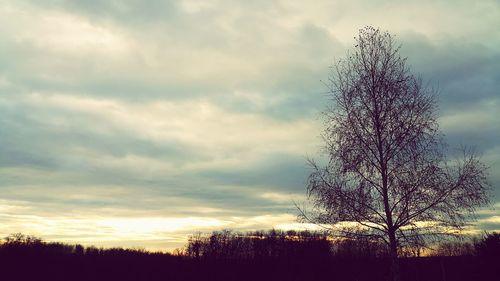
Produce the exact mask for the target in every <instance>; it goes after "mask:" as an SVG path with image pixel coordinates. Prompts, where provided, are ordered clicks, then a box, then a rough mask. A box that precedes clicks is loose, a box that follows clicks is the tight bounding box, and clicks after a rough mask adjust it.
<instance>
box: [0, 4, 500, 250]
mask: <svg viewBox="0 0 500 281" xmlns="http://www.w3.org/2000/svg"><path fill="white" fill-rule="evenodd" d="M0 18H1V19H2V24H1V25H0V236H5V235H7V234H9V233H13V232H24V233H27V234H34V235H37V236H41V237H42V238H44V239H46V240H57V241H64V242H79V243H84V244H95V245H103V246H125V247H142V248H147V249H162V250H165V249H172V248H176V247H180V246H182V245H183V244H184V242H185V241H186V237H187V235H188V234H191V233H193V232H195V231H202V232H208V231H211V230H215V229H223V228H232V229H266V228H271V227H277V228H287V227H292V226H293V224H294V223H295V217H296V211H295V208H294V206H293V201H299V202H300V201H301V200H304V194H305V181H306V178H307V176H308V173H309V172H310V171H309V169H308V167H307V165H306V161H305V158H306V157H308V156H312V157H318V155H319V153H318V152H319V150H320V148H321V145H322V141H321V139H320V137H319V135H320V133H321V130H322V127H321V120H320V118H319V117H320V114H319V112H320V111H321V110H323V109H324V107H325V105H326V103H327V98H326V95H325V93H326V91H327V89H326V87H325V85H324V84H323V83H322V82H321V81H322V80H323V81H324V80H326V79H327V78H328V75H329V66H330V65H331V64H332V63H333V61H334V59H338V58H342V57H343V56H344V55H345V53H346V51H347V50H348V49H349V48H351V47H352V46H353V43H354V40H353V37H354V36H355V35H356V34H357V32H358V30H359V29H360V28H362V27H364V26H366V25H373V26H375V27H380V28H381V29H383V30H388V31H390V32H391V33H392V34H394V35H396V39H397V40H398V41H399V42H400V43H401V44H402V45H403V47H402V50H401V52H402V53H403V54H404V55H405V56H408V62H409V64H410V65H411V66H412V69H413V71H414V72H415V73H416V74H419V75H421V76H422V78H423V79H424V80H425V81H426V82H428V83H430V84H431V85H433V86H437V87H438V88H439V90H440V94H439V108H440V111H439V115H440V124H441V129H442V131H443V132H444V133H445V134H446V136H447V141H448V143H449V144H450V150H451V151H453V148H456V147H459V146H460V145H463V144H469V145H473V146H475V147H476V149H477V150H478V151H479V152H480V153H481V154H482V155H483V161H484V162H485V163H486V164H487V165H489V166H490V181H491V182H492V184H493V185H494V186H496V191H494V193H496V197H494V199H493V204H492V207H491V208H487V209H484V210H481V212H480V214H481V217H480V220H479V221H478V223H477V228H478V229H489V230H494V229H496V230H500V210H499V209H500V191H499V189H500V188H499V186H500V113H499V112H500V29H499V28H498V27H499V26H500V2H499V1H498V0H483V1H451V0H449V1H423V0H419V1H381V0H379V1H368V0H365V1H353V0H349V1H348V0H345V1H344V0H339V1H332V0H329V1H291V0H286V1H285V0H283V1H264V0H262V1H261V0H258V1H229V0H218V1H195V0H184V1H180V0H179V1H173V0H172V1H160V0H151V1H139V0H124V1H111V0H110V1H97V0H92V1H69V0H68V1H64V0H47V1H35V0H33V1H29V0H16V1H8V0H0ZM495 205H496V209H495V208H494V206H495Z"/></svg>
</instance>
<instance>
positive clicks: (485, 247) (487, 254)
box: [475, 232, 500, 262]
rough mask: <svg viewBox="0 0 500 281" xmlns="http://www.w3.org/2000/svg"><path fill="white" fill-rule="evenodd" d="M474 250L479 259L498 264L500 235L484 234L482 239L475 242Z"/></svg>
mask: <svg viewBox="0 0 500 281" xmlns="http://www.w3.org/2000/svg"><path fill="white" fill-rule="evenodd" d="M475 248H476V253H477V254H478V255H479V256H480V257H484V258H489V259H491V260H493V261H497V262H498V260H500V233H497V232H493V233H488V234H486V235H485V236H484V237H483V239H481V240H479V241H477V242H476V244H475Z"/></svg>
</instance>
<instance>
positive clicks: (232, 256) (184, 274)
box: [0, 235, 500, 281]
mask: <svg viewBox="0 0 500 281" xmlns="http://www.w3.org/2000/svg"><path fill="white" fill-rule="evenodd" d="M211 237H212V238H213V237H214V235H212V236H207V237H206V238H207V239H208V240H206V241H207V242H209V243H208V244H207V246H210V245H211V246H212V250H213V251H211V252H210V251H209V250H207V249H205V251H204V252H200V251H198V252H197V253H196V254H195V255H193V252H192V251H189V247H190V245H191V246H192V245H193V240H192V239H191V240H190V244H188V245H187V247H186V250H185V251H184V252H183V253H182V254H179V255H171V254H166V253H151V252H147V251H140V250H126V249H98V248H94V247H88V248H85V247H82V246H79V245H66V244H60V243H44V242H41V241H39V240H20V241H10V242H7V243H4V244H2V245H1V246H0V264H1V275H0V280H75V281H78V280H89V281H90V280H213V281H224V280H228V281H229V280H252V281H254V280H353V281H354V280H387V279H388V278H389V273H390V260H389V259H388V258H387V257H384V255H383V253H381V252H378V254H377V255H371V256H370V253H374V252H373V248H372V249H371V250H370V252H363V251H364V250H366V247H365V248H364V249H361V248H362V247H359V246H356V245H353V244H352V243H349V244H346V245H347V246H346V245H341V246H339V245H333V247H332V243H331V242H328V243H325V241H326V240H321V239H319V238H318V239H312V240H308V241H306V240H300V239H299V240H297V239H295V240H293V241H291V240H290V239H288V240H286V239H284V238H283V237H284V236H283V237H280V236H278V237H271V238H270V237H268V236H266V237H264V238H262V237H259V238H255V236H251V237H248V236H245V237H239V236H232V239H229V240H227V239H226V240H217V239H211V240H210V238H211ZM235 237H239V238H235ZM496 237H497V238H498V235H497V236H496ZM218 238H220V236H219V237H218ZM225 238H227V236H226V237H225ZM230 238H231V237H230ZM245 239H246V240H245ZM198 240H199V238H198V239H197V240H196V241H198ZM238 240H240V241H238ZM210 241H211V242H212V243H210ZM242 241H247V242H248V243H247V244H246V245H247V246H248V245H251V246H252V247H253V248H248V247H247V248H246V252H245V253H243V252H244V251H243V250H242V248H241V246H244V245H245V243H242ZM321 241H323V242H321ZM222 242H223V243H222ZM235 243H236V244H238V245H240V248H237V247H234V245H236V244H235ZM495 243H496V246H494V245H495V244H493V246H491V245H490V248H489V249H488V250H485V249H482V250H481V251H482V252H476V253H475V254H467V255H463V256H432V257H405V258H401V259H400V266H401V275H402V276H401V277H402V280H415V281H416V280H420V281H427V280H497V279H495V277H493V276H498V272H499V270H500V268H499V262H498V261H499V259H498V257H499V256H498V239H497V241H496V242H495ZM483 244H484V243H483ZM321 245H323V246H328V248H324V247H323V246H321ZM492 247H497V248H496V250H495V251H496V252H494V251H491V249H492ZM321 249H323V250H321ZM325 249H327V251H324V250H325ZM367 256H369V257H367Z"/></svg>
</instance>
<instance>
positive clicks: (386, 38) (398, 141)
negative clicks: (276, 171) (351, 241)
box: [301, 27, 490, 280]
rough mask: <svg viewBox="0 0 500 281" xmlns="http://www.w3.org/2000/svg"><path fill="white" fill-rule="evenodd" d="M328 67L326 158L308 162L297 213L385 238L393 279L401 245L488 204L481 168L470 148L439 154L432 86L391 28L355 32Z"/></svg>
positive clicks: (460, 222)
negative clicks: (452, 157)
mask: <svg viewBox="0 0 500 281" xmlns="http://www.w3.org/2000/svg"><path fill="white" fill-rule="evenodd" d="M355 39H356V45H355V46H354V50H353V51H351V52H349V53H348V56H347V58H346V59H343V60H340V61H338V62H337V63H336V64H335V65H334V66H333V67H332V74H331V76H330V78H329V80H328V86H329V87H330V88H329V89H330V97H331V100H332V102H333V104H332V105H331V106H330V107H328V108H327V110H326V111H325V112H324V118H325V131H324V134H323V138H324V140H325V142H326V147H325V152H326V154H327V156H328V162H327V164H326V165H320V164H317V163H316V162H315V161H314V160H310V164H311V166H312V168H313V172H312V173H311V175H310V177H309V179H308V185H307V191H308V195H309V198H310V199H311V200H312V202H313V206H314V207H313V210H311V211H310V212H305V211H304V210H302V214H301V217H302V218H304V219H306V220H309V221H312V222H315V223H318V224H321V225H332V227H331V231H332V232H333V233H334V234H335V235H339V236H344V237H350V238H360V237H363V238H367V237H369V238H371V239H379V240H380V241H384V242H385V243H386V245H387V246H388V247H389V250H390V254H391V257H392V259H393V278H394V279H395V280H397V279H398V278H399V274H398V262H397V257H398V250H401V247H403V246H415V245H417V246H418V245H423V244H424V243H425V242H426V241H427V238H429V237H438V236H439V235H442V234H449V233H451V232H452V231H459V230H461V229H462V228H463V227H464V226H465V224H466V221H467V219H468V218H473V217H474V212H475V210H476V208H477V207H478V206H482V205H485V204H487V203H488V196H487V195H488V190H489V187H490V186H489V184H488V182H487V175H486V167H485V166H484V165H483V164H482V163H481V162H480V160H479V159H478V157H477V155H476V154H475V153H473V151H472V150H470V149H464V151H463V155H462V156H461V157H458V158H457V160H456V161H455V162H453V163H452V162H450V161H449V160H448V159H446V157H445V154H446V153H445V144H444V141H443V137H442V135H441V133H440V132H439V128H438V123H437V118H436V100H435V95H434V91H432V90H428V89H426V88H424V87H423V86H422V82H421V80H420V79H419V78H416V77H415V76H414V75H413V74H412V72H411V71H410V69H409V67H408V65H407V63H406V58H404V57H401V55H400V54H399V49H400V47H399V46H398V45H396V44H395V42H394V39H393V37H392V36H391V35H390V34H389V33H387V32H380V31H379V30H378V29H374V28H372V27H366V28H364V29H361V30H360V33H359V36H357V37H356V38H355Z"/></svg>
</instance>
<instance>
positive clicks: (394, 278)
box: [389, 231, 401, 281]
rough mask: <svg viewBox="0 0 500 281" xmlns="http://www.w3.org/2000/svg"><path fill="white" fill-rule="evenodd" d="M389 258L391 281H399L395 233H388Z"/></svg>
mask: <svg viewBox="0 0 500 281" xmlns="http://www.w3.org/2000/svg"><path fill="white" fill-rule="evenodd" d="M389 243H390V249H389V250H390V256H391V277H392V281H400V280H401V276H400V271H399V259H398V242H397V240H396V233H395V231H389Z"/></svg>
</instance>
